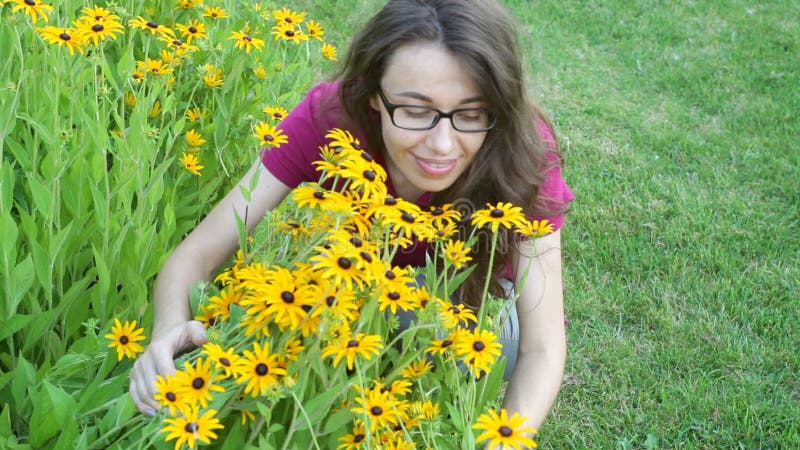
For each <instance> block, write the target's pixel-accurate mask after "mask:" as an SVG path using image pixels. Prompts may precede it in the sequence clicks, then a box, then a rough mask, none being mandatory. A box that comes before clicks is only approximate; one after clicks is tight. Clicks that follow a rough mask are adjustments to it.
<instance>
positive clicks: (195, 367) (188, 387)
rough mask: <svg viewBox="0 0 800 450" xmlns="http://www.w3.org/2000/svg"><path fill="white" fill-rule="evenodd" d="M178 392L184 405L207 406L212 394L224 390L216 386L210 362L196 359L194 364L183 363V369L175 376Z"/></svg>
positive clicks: (212, 396)
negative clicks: (181, 395)
mask: <svg viewBox="0 0 800 450" xmlns="http://www.w3.org/2000/svg"><path fill="white" fill-rule="evenodd" d="M175 378H176V379H177V383H178V390H179V391H180V392H181V393H182V394H183V395H184V399H185V400H186V403H188V404H191V405H194V404H199V405H202V406H203V408H205V407H207V406H208V402H209V400H211V399H213V398H214V394H213V392H223V391H225V388H223V387H222V386H220V385H219V384H217V382H216V379H215V377H214V372H213V371H212V370H211V360H210V359H208V358H206V359H203V358H198V359H197V361H195V363H194V364H191V363H190V362H189V361H186V362H185V363H184V369H183V370H181V371H178V372H177V373H176V374H175Z"/></svg>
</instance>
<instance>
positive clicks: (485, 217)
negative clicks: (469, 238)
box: [472, 202, 527, 233]
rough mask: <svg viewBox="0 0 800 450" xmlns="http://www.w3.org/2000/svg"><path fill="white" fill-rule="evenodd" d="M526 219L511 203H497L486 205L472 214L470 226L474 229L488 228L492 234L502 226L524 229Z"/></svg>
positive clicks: (520, 209)
mask: <svg viewBox="0 0 800 450" xmlns="http://www.w3.org/2000/svg"><path fill="white" fill-rule="evenodd" d="M526 222H527V219H526V218H525V214H523V212H522V208H520V207H519V206H514V205H512V204H511V203H503V202H499V203H497V204H496V205H492V204H487V205H486V207H485V208H483V209H479V210H478V211H475V212H474V213H473V214H472V224H473V225H475V226H476V227H484V226H488V227H489V228H491V230H492V233H497V230H498V229H499V228H500V227H501V226H502V227H504V228H509V229H510V228H512V227H513V228H517V229H524V228H525V223H526Z"/></svg>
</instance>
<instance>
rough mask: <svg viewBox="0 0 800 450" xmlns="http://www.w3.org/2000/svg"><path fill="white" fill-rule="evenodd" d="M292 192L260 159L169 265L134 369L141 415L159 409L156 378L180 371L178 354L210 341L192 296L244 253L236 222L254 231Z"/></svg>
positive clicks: (135, 394) (133, 384)
mask: <svg viewBox="0 0 800 450" xmlns="http://www.w3.org/2000/svg"><path fill="white" fill-rule="evenodd" d="M254 179H255V180H257V183H256V184H255V186H256V187H255V189H254V190H253V191H252V192H251V193H250V202H248V201H247V200H246V199H245V196H244V195H243V194H242V188H244V189H249V188H250V186H251V184H252V182H253V181H254ZM289 191H290V188H289V187H288V186H286V185H285V184H283V183H282V182H280V181H279V180H278V179H277V178H275V176H274V175H272V174H271V173H270V172H269V171H268V170H266V169H265V168H264V167H263V165H262V163H261V160H260V159H259V160H258V161H256V162H255V164H253V166H252V167H251V168H250V170H248V171H247V173H246V174H245V176H244V177H243V178H242V179H241V180H240V181H239V183H237V185H236V186H235V187H234V188H233V189H232V190H231V191H230V192H228V194H227V195H226V196H225V197H224V198H223V199H222V200H221V201H220V202H219V203H218V204H217V205H216V206H215V207H214V209H212V210H211V212H210V213H209V214H208V216H206V217H205V218H204V219H203V221H202V222H200V223H199V224H198V225H197V227H196V228H195V229H194V230H192V232H191V233H189V235H188V236H187V237H186V238H185V239H184V240H183V242H181V243H180V244H179V245H178V247H176V248H175V250H174V251H173V252H172V254H171V255H170V256H169V258H168V259H167V261H166V262H165V263H164V266H163V267H162V268H161V271H160V272H159V274H158V278H157V280H156V285H155V289H154V293H153V301H154V308H153V318H154V319H153V335H152V338H151V340H150V345H149V346H148V348H147V350H146V351H145V352H144V353H142V355H140V356H139V358H138V359H137V360H136V363H135V364H134V367H133V369H132V370H131V383H130V392H131V396H132V397H133V399H134V402H135V403H136V406H137V408H138V409H139V411H141V412H145V413H149V414H154V413H155V411H156V410H157V409H158V404H157V403H156V401H155V400H154V399H153V395H155V393H156V392H155V384H154V383H155V380H156V375H157V374H161V375H167V374H172V373H174V372H175V363H174V362H173V357H174V355H175V354H177V353H179V352H182V351H185V350H187V349H189V348H192V347H194V346H197V345H200V344H203V343H204V342H205V341H206V340H205V328H204V327H203V325H202V324H201V323H200V322H197V321H194V320H191V311H190V308H189V301H188V300H189V292H190V289H191V286H192V285H193V284H195V283H197V282H198V281H200V280H210V279H212V278H213V276H214V274H215V273H216V272H217V271H218V270H219V268H220V267H221V266H222V264H224V263H225V261H227V260H228V258H230V256H231V255H232V254H233V253H234V252H235V251H236V249H237V248H238V245H239V232H238V227H237V222H236V220H237V219H236V217H237V216H238V217H240V218H245V217H246V219H247V229H248V230H252V229H253V228H254V227H255V226H256V225H257V224H258V223H259V222H260V221H261V219H262V218H263V217H264V214H266V212H267V210H269V209H271V208H273V207H275V206H276V205H277V204H278V203H280V201H281V200H282V199H283V198H284V197H285V196H286V195H287V194H288V193H289Z"/></svg>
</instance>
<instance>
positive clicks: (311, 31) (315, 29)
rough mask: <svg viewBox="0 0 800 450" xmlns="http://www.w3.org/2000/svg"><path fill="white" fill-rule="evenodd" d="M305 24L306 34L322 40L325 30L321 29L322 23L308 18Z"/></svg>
mask: <svg viewBox="0 0 800 450" xmlns="http://www.w3.org/2000/svg"><path fill="white" fill-rule="evenodd" d="M307 25H308V26H307V27H306V28H307V30H308V31H307V33H308V35H309V36H311V37H312V38H315V39H318V40H320V41H322V36H323V35H324V34H325V30H323V29H322V25H320V24H319V23H317V22H314V21H313V20H309V21H308V24H307Z"/></svg>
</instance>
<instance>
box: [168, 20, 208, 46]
mask: <svg viewBox="0 0 800 450" xmlns="http://www.w3.org/2000/svg"><path fill="white" fill-rule="evenodd" d="M175 28H177V29H178V31H180V32H181V34H182V35H183V37H185V38H186V43H187V44H191V43H192V39H195V38H197V39H200V38H207V37H208V35H207V34H206V26H205V24H204V23H203V21H202V20H189V22H188V23H187V24H185V25H184V24H181V23H179V24H176V25H175Z"/></svg>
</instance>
